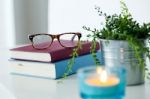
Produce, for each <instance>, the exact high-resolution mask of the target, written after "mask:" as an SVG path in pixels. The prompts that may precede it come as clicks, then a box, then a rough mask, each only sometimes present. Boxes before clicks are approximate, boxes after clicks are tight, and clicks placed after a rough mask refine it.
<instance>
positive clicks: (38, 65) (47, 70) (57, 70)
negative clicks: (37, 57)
mask: <svg viewBox="0 0 150 99" xmlns="http://www.w3.org/2000/svg"><path fill="white" fill-rule="evenodd" d="M96 54H97V58H98V59H100V61H103V60H102V56H101V53H100V52H97V53H96ZM68 61H69V59H66V60H62V61H58V62H54V63H45V62H32V61H21V60H10V61H9V62H10V66H11V68H12V73H13V74H19V75H26V76H34V77H42V78H51V79H57V78H61V77H62V76H63V74H64V73H66V72H67V65H68ZM87 66H95V63H94V60H93V57H92V56H91V54H86V55H82V56H78V57H77V58H76V59H75V63H74V64H73V67H72V72H70V73H69V75H70V74H73V73H75V72H76V71H77V70H78V69H79V68H83V67H87Z"/></svg>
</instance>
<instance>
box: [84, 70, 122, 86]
mask: <svg viewBox="0 0 150 99" xmlns="http://www.w3.org/2000/svg"><path fill="white" fill-rule="evenodd" d="M97 73H98V75H99V77H91V78H89V79H87V80H86V83H87V84H89V85H91V86H100V87H109V86H115V85H117V84H119V82H120V80H119V79H118V78H117V77H115V76H112V75H108V73H107V71H106V70H101V69H100V68H97Z"/></svg>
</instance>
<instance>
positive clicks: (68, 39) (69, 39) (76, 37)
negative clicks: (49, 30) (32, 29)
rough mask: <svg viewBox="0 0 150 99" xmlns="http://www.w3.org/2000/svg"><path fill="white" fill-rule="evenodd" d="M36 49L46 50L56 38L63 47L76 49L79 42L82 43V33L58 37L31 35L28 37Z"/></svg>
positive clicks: (64, 34)
mask: <svg viewBox="0 0 150 99" xmlns="http://www.w3.org/2000/svg"><path fill="white" fill-rule="evenodd" d="M28 38H29V40H30V41H31V43H32V46H33V48H35V49H46V48H48V47H50V46H51V44H52V43H53V41H54V39H55V38H56V39H57V40H58V42H59V43H60V45H61V46H63V47H67V48H69V47H76V46H77V43H78V41H80V38H81V33H78V32H77V33H74V32H70V33H62V34H58V35H52V34H44V33H43V34H42V33H41V34H31V35H29V36H28Z"/></svg>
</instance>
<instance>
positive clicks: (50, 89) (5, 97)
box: [0, 49, 150, 99]
mask: <svg viewBox="0 0 150 99" xmlns="http://www.w3.org/2000/svg"><path fill="white" fill-rule="evenodd" d="M8 59H9V53H8V50H7V49H1V50H0V99H15V98H16V99H80V96H79V89H78V83H77V77H76V75H72V76H69V77H68V78H67V79H66V80H64V81H63V83H61V84H58V83H57V80H50V79H41V78H34V77H25V76H18V75H11V74H10V67H9V65H8ZM1 86H2V87H1ZM10 97H11V98H10ZM14 97H15V98H14ZM125 99H150V83H149V82H146V83H145V84H143V85H138V86H128V87H127V88H126V96H125Z"/></svg>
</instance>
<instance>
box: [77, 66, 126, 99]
mask: <svg viewBox="0 0 150 99" xmlns="http://www.w3.org/2000/svg"><path fill="white" fill-rule="evenodd" d="M78 78H79V89H80V96H81V98H82V99H123V98H124V96H125V86H126V70H125V69H124V68H123V67H105V66H97V67H94V66H91V67H86V68H82V69H80V70H79V71H78Z"/></svg>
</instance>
